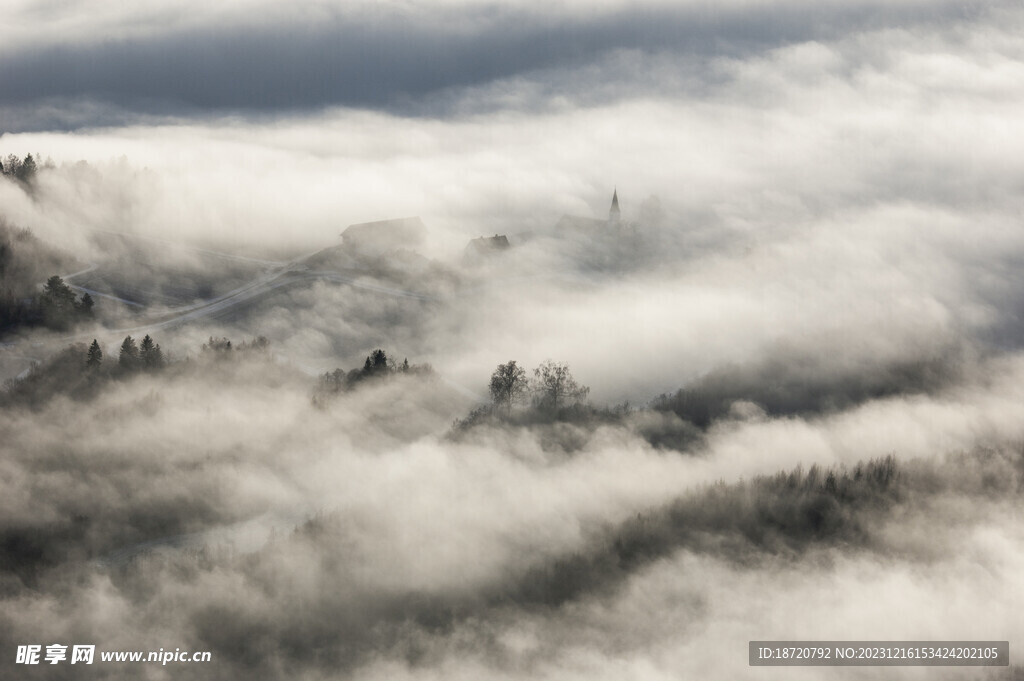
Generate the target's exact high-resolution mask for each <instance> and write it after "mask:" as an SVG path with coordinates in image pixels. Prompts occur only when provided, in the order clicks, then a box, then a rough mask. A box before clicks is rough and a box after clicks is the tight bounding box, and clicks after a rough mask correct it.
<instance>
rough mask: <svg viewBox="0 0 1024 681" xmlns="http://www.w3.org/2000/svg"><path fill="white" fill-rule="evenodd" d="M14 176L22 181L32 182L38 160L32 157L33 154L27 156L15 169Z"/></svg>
mask: <svg viewBox="0 0 1024 681" xmlns="http://www.w3.org/2000/svg"><path fill="white" fill-rule="evenodd" d="M14 176H15V177H17V178H18V179H19V180H21V181H22V182H31V181H32V180H33V179H35V176H36V160H35V159H34V158H32V154H29V155H28V156H26V157H25V160H24V161H22V162H21V165H20V166H19V167H18V169H17V171H15V173H14Z"/></svg>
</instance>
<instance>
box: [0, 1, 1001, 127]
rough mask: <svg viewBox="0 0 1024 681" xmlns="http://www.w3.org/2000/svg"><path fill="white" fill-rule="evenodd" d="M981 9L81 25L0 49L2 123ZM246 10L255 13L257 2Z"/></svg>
mask: <svg viewBox="0 0 1024 681" xmlns="http://www.w3.org/2000/svg"><path fill="white" fill-rule="evenodd" d="M982 6H983V4H982V3H968V4H966V5H965V4H964V3H952V2H941V3H902V4H897V5H895V6H889V5H887V4H884V3H880V4H876V3H868V4H864V3H858V4H856V5H846V4H836V3H825V4H822V3H811V4H807V3H800V2H779V3H774V4H770V5H764V4H757V5H740V6H736V5H725V6H719V5H716V6H708V5H699V6H693V5H685V6H681V7H676V8H674V7H666V6H650V7H646V8H644V7H641V8H632V9H629V8H613V9H611V10H609V11H603V12H593V13H590V14H589V16H583V13H577V15H576V16H572V15H570V14H567V13H564V12H563V13H561V14H551V15H545V14H543V13H537V12H535V11H529V10H528V9H527V8H516V9H509V8H504V7H496V6H484V7H464V8H451V7H448V8H437V9H433V10H428V9H425V8H418V9H417V10H415V11H403V12H398V11H394V10H391V11H389V10H379V11H376V12H372V11H363V12H358V13H351V14H349V15H347V16H344V17H342V18H338V17H334V18H330V17H328V18H326V19H325V20H323V21H321V22H319V23H316V24H312V23H304V22H301V21H295V20H291V21H289V20H285V21H281V22H278V23H276V24H273V25H270V24H268V25H261V24H260V23H259V20H258V19H256V20H252V19H250V20H249V21H246V22H244V25H237V24H236V25H232V24H223V23H217V22H211V23H210V24H208V25H200V26H191V27H187V28H174V29H170V30H168V31H166V32H162V31H161V30H160V28H159V25H152V26H148V27H147V28H148V31H147V32H146V34H145V35H144V36H137V35H131V34H129V35H125V36H119V37H111V38H108V37H104V36H103V35H102V33H99V34H97V35H94V36H88V33H89V28H90V27H89V25H88V23H87V22H86V23H85V25H84V26H78V27H77V31H78V32H77V33H76V34H75V35H73V36H67V37H66V39H55V38H54V37H51V38H50V39H49V41H48V42H42V43H40V44H38V45H29V46H21V47H20V49H11V48H8V49H7V50H6V51H5V53H4V54H3V58H2V61H0V93H2V95H0V107H2V108H3V110H5V111H6V118H7V120H6V121H5V122H4V123H3V124H2V126H0V128H2V129H3V130H5V131H8V132H10V131H17V130H24V129H35V130H38V129H44V128H46V127H66V126H72V127H73V126H75V125H81V124H94V125H95V124H100V125H102V124H111V123H118V122H120V121H122V120H124V119H125V118H126V117H127V116H128V114H126V113H125V111H130V112H133V114H134V115H140V114H141V115H145V114H156V115H162V116H163V115H167V114H169V113H176V114H179V115H201V114H204V113H206V112H210V111H212V110H213V111H223V110H232V111H243V112H249V113H256V112H268V111H271V112H273V111H295V110H302V109H310V108H314V109H315V108H319V107H324V106H333V105H342V106H352V107H370V108H384V109H389V110H394V111H402V112H417V111H419V112H423V111H424V110H425V109H424V107H427V109H426V110H430V109H435V110H436V109H437V108H438V107H440V108H441V109H442V110H443V109H444V107H445V104H444V102H443V101H440V100H439V99H438V97H436V96H438V95H440V94H441V93H446V92H449V91H451V90H458V89H460V88H465V87H470V86H481V85H484V84H487V83H491V82H494V81H499V80H502V79H508V78H511V77H514V76H523V75H526V76H527V77H531V78H532V77H533V76H532V75H531V74H534V75H535V74H536V73H537V72H539V71H545V70H550V69H569V70H570V71H573V70H576V69H579V68H583V67H585V66H586V65H588V64H593V63H596V62H598V61H599V60H600V59H601V58H602V56H603V55H607V54H609V53H613V52H615V51H620V50H626V51H640V52H644V53H651V54H654V53H667V54H670V55H674V58H684V59H689V58H692V57H697V58H700V57H708V56H732V57H736V56H744V55H748V54H750V53H752V52H757V51H761V50H764V49H769V48H774V47H779V46H782V45H786V44H790V43H794V42H804V41H810V40H824V41H828V40H832V39H835V38H837V37H839V36H842V35H847V34H851V33H856V32H858V31H862V30H877V29H880V28H893V29H901V28H908V29H913V28H914V27H916V26H929V25H936V24H942V23H944V22H946V21H949V20H950V19H955V20H963V19H965V18H970V17H972V16H974V15H976V14H978V12H979V8H980V7H982ZM990 6H991V5H990ZM253 9H254V15H255V16H258V15H259V7H256V8H253ZM96 29H97V30H98V31H102V30H104V27H103V26H102V25H101V26H97V27H96ZM83 33H85V34H86V36H88V37H86V36H83V35H82V34H83ZM16 44H17V43H16ZM611 75H612V77H613V78H614V79H616V80H617V81H618V82H617V83H615V84H614V85H613V87H612V90H613V91H614V90H621V89H625V90H626V91H629V89H630V86H631V84H630V79H631V77H635V76H639V75H640V74H637V73H634V74H630V73H628V72H626V73H623V72H621V71H620V72H619V73H617V74H616V73H614V70H612V72H611ZM603 85H604V86H608V84H607V83H605V84H603ZM609 94H610V93H609ZM431 95H435V97H434V99H433V100H431V97H430V96H431ZM445 99H447V97H445ZM68 102H70V103H68ZM68 109H70V111H68ZM32 113H35V114H37V115H35V116H33V115H31V114H32Z"/></svg>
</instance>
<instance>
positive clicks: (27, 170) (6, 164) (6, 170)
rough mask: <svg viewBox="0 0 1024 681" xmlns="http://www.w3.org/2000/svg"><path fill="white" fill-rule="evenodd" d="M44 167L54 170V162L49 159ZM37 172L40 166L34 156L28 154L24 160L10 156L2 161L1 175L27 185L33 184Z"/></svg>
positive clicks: (0, 165)
mask: <svg viewBox="0 0 1024 681" xmlns="http://www.w3.org/2000/svg"><path fill="white" fill-rule="evenodd" d="M43 167H44V168H52V167H53V161H52V160H50V159H47V160H46V162H45V163H44V164H43ZM37 172H39V164H38V163H37V161H36V158H35V157H33V156H32V154H27V155H26V156H25V158H24V159H21V158H18V157H17V156H15V155H14V154H8V155H7V158H4V159H2V160H0V174H2V175H4V176H6V177H10V178H12V179H15V180H18V181H19V182H24V183H25V184H29V183H30V182H32V180H34V179H35V177H36V173H37Z"/></svg>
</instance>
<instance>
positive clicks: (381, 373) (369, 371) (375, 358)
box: [313, 348, 434, 407]
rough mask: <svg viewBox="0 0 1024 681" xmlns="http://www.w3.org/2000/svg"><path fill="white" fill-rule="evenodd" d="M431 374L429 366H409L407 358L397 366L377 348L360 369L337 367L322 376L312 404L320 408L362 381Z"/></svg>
mask: <svg viewBox="0 0 1024 681" xmlns="http://www.w3.org/2000/svg"><path fill="white" fill-rule="evenodd" d="M433 373H434V370H433V368H432V367H431V366H430V365H429V364H409V358H405V359H403V360H402V362H401V364H399V363H397V362H396V361H395V360H394V359H392V358H390V357H388V354H387V352H385V351H384V350H383V349H381V348H377V349H376V350H374V351H373V352H371V353H370V354H369V355H367V356H366V360H365V361H364V362H363V366H362V367H361V368H358V369H350V370H349V371H345V370H344V369H342V368H341V367H338V368H337V369H335V370H334V371H328V372H326V373H324V374H322V375H321V376H320V378H319V380H318V382H317V387H316V389H315V390H314V392H313V404H315V405H316V406H318V407H322V406H324V404H326V401H327V400H328V399H330V398H331V397H332V396H334V395H337V394H339V393H343V392H347V391H349V390H352V389H353V388H355V387H356V386H357V385H359V384H360V383H363V382H364V381H370V380H381V379H386V378H389V377H393V376H401V375H405V376H429V375H432V374H433Z"/></svg>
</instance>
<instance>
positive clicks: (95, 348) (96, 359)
mask: <svg viewBox="0 0 1024 681" xmlns="http://www.w3.org/2000/svg"><path fill="white" fill-rule="evenodd" d="M102 363H103V351H102V350H100V344H99V343H98V342H97V341H96V339H95V338H93V339H92V345H90V346H89V355H88V357H87V359H86V360H85V365H86V366H87V367H89V368H90V369H96V368H98V367H99V365H100V364H102Z"/></svg>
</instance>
